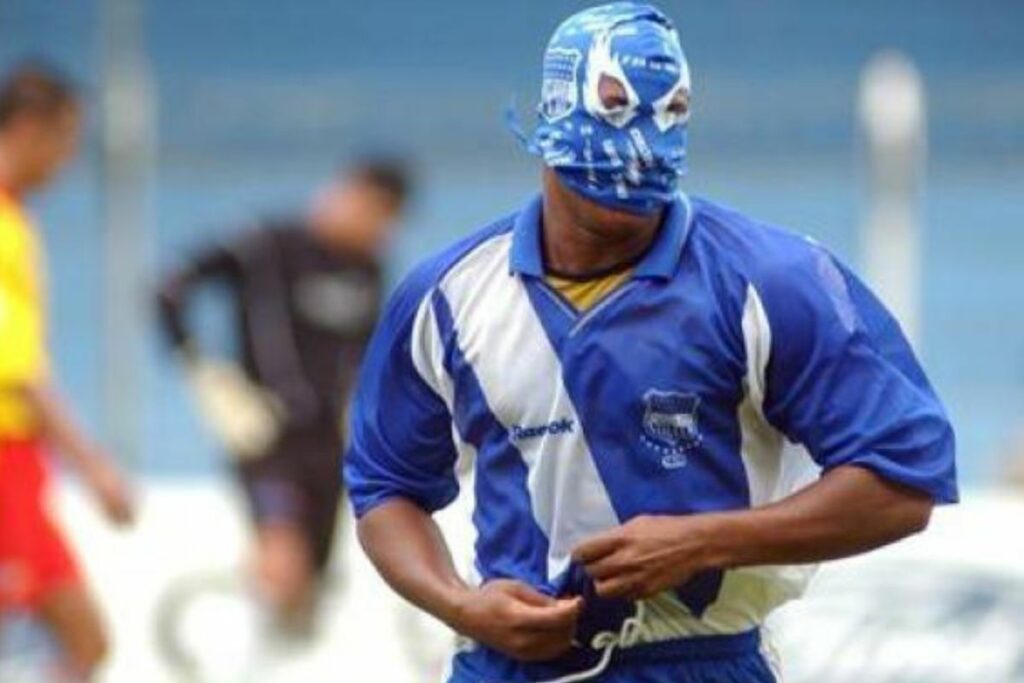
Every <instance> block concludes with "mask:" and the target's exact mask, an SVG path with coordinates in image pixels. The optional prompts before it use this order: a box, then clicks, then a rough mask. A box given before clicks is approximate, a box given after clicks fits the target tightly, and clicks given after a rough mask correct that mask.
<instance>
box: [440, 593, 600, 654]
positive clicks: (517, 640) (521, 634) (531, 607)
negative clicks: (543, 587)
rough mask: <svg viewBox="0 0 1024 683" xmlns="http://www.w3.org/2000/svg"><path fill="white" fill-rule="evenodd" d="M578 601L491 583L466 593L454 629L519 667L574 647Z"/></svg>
mask: <svg viewBox="0 0 1024 683" xmlns="http://www.w3.org/2000/svg"><path fill="white" fill-rule="evenodd" d="M582 607H583V600H582V598H578V597H577V598H564V599H556V598H552V597H550V596H547V595H544V594H543V593H539V592H537V591H536V590H534V589H533V588H531V587H530V586H528V585H526V584H525V583H522V582H520V581H513V580H509V579H495V580H493V581H488V582H487V583H485V584H483V585H482V586H481V587H479V588H477V589H475V590H473V591H471V592H470V593H469V594H467V596H466V599H465V600H464V601H462V604H461V605H460V608H459V610H458V617H457V619H456V623H455V626H456V629H457V630H458V631H460V632H461V633H462V634H464V635H466V636H468V637H470V638H472V639H474V640H476V641H478V642H481V643H483V644H485V645H488V646H490V647H492V648H494V649H496V650H498V651H500V652H502V653H504V654H506V655H508V656H509V657H512V658H513V659H516V660H518V661H521V662H540V661H545V660H549V659H554V658H555V657H558V656H559V655H561V654H564V653H565V652H566V651H568V650H569V648H571V647H572V644H573V634H574V633H575V632H576V620H577V619H578V618H579V615H580V610H581V609H582Z"/></svg>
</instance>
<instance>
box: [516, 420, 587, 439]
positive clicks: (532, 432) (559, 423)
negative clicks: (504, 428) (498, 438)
mask: <svg viewBox="0 0 1024 683" xmlns="http://www.w3.org/2000/svg"><path fill="white" fill-rule="evenodd" d="M573 423H574V420H570V419H569V418H567V417H563V418H560V419H558V420H555V421H554V422H549V423H548V424H544V425H530V426H524V425H512V427H511V428H510V429H509V434H508V440H509V441H512V442H513V443H514V442H516V441H525V440H526V439H536V438H538V437H541V436H547V435H549V434H550V435H551V436H558V435H561V434H570V433H571V432H572V430H573Z"/></svg>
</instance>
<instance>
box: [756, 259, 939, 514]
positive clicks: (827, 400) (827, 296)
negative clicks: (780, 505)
mask: <svg viewBox="0 0 1024 683" xmlns="http://www.w3.org/2000/svg"><path fill="white" fill-rule="evenodd" d="M755 286H756V287H757V289H758V290H759V291H758V293H759V295H760V296H761V298H762V300H763V306H764V309H765V314H766V317H767V321H768V325H769V329H770V336H771V342H770V344H771V346H770V355H769V360H768V365H767V368H766V377H765V379H766V391H765V398H764V406H763V409H764V414H765V417H766V418H767V419H768V421H769V422H771V423H772V424H773V425H774V426H776V428H778V429H779V430H781V431H782V432H783V433H785V434H786V436H787V437H788V438H789V439H791V440H792V441H795V442H798V443H801V444H803V445H804V446H806V447H807V449H808V450H809V452H810V453H811V456H812V457H813V458H814V459H815V460H816V461H817V462H818V464H819V465H821V466H822V467H823V468H824V469H825V470H829V469H832V468H835V467H839V466H841V465H858V466H861V467H864V468H867V469H869V470H872V471H873V472H875V473H877V474H878V475H880V476H882V477H883V478H885V479H888V480H890V481H894V482H897V483H900V484H903V485H905V486H908V487H911V488H914V489H916V490H919V491H922V492H924V493H927V494H928V495H929V496H931V497H932V499H933V500H935V501H936V502H938V503H952V502H956V500H957V498H958V493H957V484H956V467H955V456H954V453H955V445H954V435H953V429H952V426H951V424H950V422H949V419H948V417H947V415H946V411H945V409H944V407H943V405H942V403H941V401H940V400H939V398H938V396H936V394H935V391H934V390H933V389H932V387H931V385H930V383H929V382H928V379H927V377H926V376H925V373H924V371H923V370H922V368H921V366H920V364H919V363H918V361H917V359H916V358H915V356H914V353H913V351H912V349H911V347H910V345H909V343H908V342H907V340H906V338H905V337H904V335H903V333H902V331H901V330H900V327H899V325H898V324H897V322H896V321H895V319H894V318H893V317H892V315H891V314H890V313H889V312H888V311H887V310H886V309H885V307H884V306H883V305H882V304H881V302H879V300H878V299H877V298H876V297H875V296H874V294H872V293H871V291H870V290H869V289H868V288H867V287H866V286H865V285H864V284H863V283H862V282H861V281H860V280H859V279H858V278H857V277H856V276H855V275H854V274H853V273H851V272H850V271H849V270H848V269H846V268H845V267H844V266H842V265H841V264H839V263H838V262H837V261H836V260H835V258H834V257H833V256H832V255H830V254H829V253H828V252H826V251H825V250H823V249H821V248H819V247H817V246H816V245H812V244H809V243H808V244H805V245H803V249H802V250H801V251H800V253H799V255H798V256H797V257H795V258H793V259H790V260H789V261H788V262H787V264H786V267H779V268H774V269H772V272H769V273H767V274H766V275H765V276H764V277H763V278H762V281H761V282H760V283H755Z"/></svg>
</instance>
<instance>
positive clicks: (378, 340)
mask: <svg viewBox="0 0 1024 683" xmlns="http://www.w3.org/2000/svg"><path fill="white" fill-rule="evenodd" d="M425 279H426V275H425V274H424V273H423V272H417V273H414V274H413V275H412V276H410V278H409V279H408V280H407V281H406V282H405V283H403V285H402V286H401V287H400V288H399V289H398V290H397V291H396V292H395V294H394V296H393V297H392V299H391V301H390V302H389V303H388V306H387V309H386V311H385V313H384V316H383V318H382V319H381V322H380V324H379V325H378V327H377V330H376V331H375V333H374V335H373V338H372V340H371V341H370V345H369V348H368V349H367V353H366V357H365V360H364V361H363V367H362V369H361V370H360V376H359V382H358V387H357V389H356V394H355V399H354V402H353V406H352V411H351V418H350V419H351V423H350V434H351V440H350V446H349V449H348V452H347V453H346V455H345V465H344V468H345V480H346V484H347V487H348V491H349V495H350V497H351V499H352V504H353V506H354V508H355V512H356V516H357V517H361V516H362V515H364V514H366V513H367V512H369V511H370V510H372V509H373V508H374V507H376V506H378V505H380V504H381V503H383V502H385V501H387V500H389V499H391V498H395V497H401V498H405V499H408V500H411V501H413V502H414V503H416V504H417V505H419V506H420V507H421V508H423V509H424V510H427V511H428V512H434V511H436V510H438V509H440V508H443V507H445V506H446V505H448V504H449V503H450V502H451V501H452V500H454V499H455V497H456V495H457V494H458V490H459V489H458V481H457V479H456V476H455V461H456V459H457V451H456V448H455V445H454V443H453V440H452V439H453V437H452V418H451V414H450V412H449V410H448V407H447V405H448V404H447V403H446V402H445V400H444V398H442V393H443V383H444V382H445V380H446V378H445V377H444V376H443V373H444V370H443V368H442V367H440V364H439V363H436V362H434V361H435V360H436V359H437V358H438V354H439V353H440V351H439V349H440V343H441V342H440V339H439V337H438V332H437V325H436V322H435V321H434V318H433V311H432V305H431V296H430V289H429V283H425V282H424V280H425Z"/></svg>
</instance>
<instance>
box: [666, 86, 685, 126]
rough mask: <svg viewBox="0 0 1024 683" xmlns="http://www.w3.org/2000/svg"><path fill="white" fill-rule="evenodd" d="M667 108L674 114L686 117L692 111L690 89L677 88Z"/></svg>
mask: <svg viewBox="0 0 1024 683" xmlns="http://www.w3.org/2000/svg"><path fill="white" fill-rule="evenodd" d="M665 109H666V111H668V113H669V114H672V115H673V116H677V117H679V118H680V119H682V118H684V117H685V116H686V115H687V114H689V113H690V91H689V90H687V89H686V88H680V89H679V90H677V91H676V92H675V94H674V95H672V99H671V100H669V103H668V106H667V107H666V108H665Z"/></svg>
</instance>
